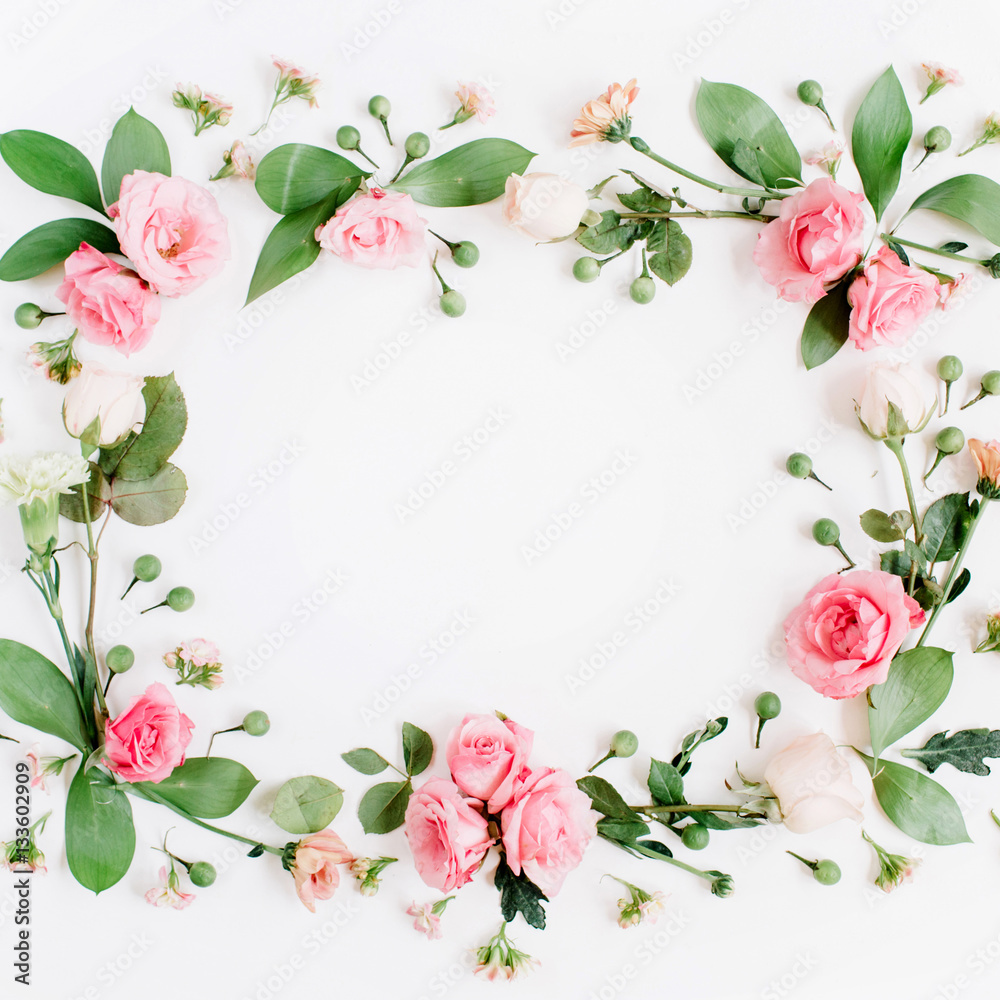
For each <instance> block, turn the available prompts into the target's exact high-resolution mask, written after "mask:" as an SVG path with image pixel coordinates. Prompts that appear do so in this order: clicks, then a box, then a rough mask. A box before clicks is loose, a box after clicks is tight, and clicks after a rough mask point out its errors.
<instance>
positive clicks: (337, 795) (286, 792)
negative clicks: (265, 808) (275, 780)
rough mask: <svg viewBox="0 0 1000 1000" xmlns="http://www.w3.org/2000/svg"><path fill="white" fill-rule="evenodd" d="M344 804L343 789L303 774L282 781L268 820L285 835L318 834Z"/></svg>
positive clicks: (324, 780) (332, 819)
mask: <svg viewBox="0 0 1000 1000" xmlns="http://www.w3.org/2000/svg"><path fill="white" fill-rule="evenodd" d="M343 804H344V790H343V789H342V788H340V787H339V786H337V785H335V784H334V783H333V782H332V781H328V780H327V779H326V778H317V777H316V776H315V775H311V774H309V775H304V776H303V777H301V778H292V779H291V780H290V781H286V782H285V783H284V784H283V785H282V786H281V788H279V789H278V794H277V796H276V797H275V800H274V808H273V809H272V810H271V819H273V820H274V822H275V823H277V824H278V826H280V827H281V829H282V830H287V831H288V832H289V833H297V834H304V833H319V831H320V830H324V829H326V827H328V826H329V825H330V824H331V823H332V822H333V821H334V820H335V819H336V818H337V813H339V812H340V807H341V806H342V805H343Z"/></svg>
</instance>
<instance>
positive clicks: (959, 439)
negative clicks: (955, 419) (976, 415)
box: [934, 427, 965, 455]
mask: <svg viewBox="0 0 1000 1000" xmlns="http://www.w3.org/2000/svg"><path fill="white" fill-rule="evenodd" d="M934 444H935V446H936V447H937V449H938V451H942V452H944V454H946V455H957V454H958V453H959V452H960V451H961V450H962V449H963V448H964V447H965V435H964V434H963V433H962V432H961V431H960V430H959V429H958V428H957V427H945V428H944V430H940V431H938V433H937V437H935V438H934Z"/></svg>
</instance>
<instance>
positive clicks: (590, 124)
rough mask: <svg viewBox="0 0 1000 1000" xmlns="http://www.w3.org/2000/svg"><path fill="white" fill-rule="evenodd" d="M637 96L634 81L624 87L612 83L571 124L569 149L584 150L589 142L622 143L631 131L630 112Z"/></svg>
mask: <svg viewBox="0 0 1000 1000" xmlns="http://www.w3.org/2000/svg"><path fill="white" fill-rule="evenodd" d="M638 96H639V88H638V87H637V86H636V81H635V79H634V78H633V79H631V80H629V82H628V83H626V84H625V86H624V87H623V86H622V85H621V84H620V83H613V84H611V86H610V87H608V89H607V93H604V94H602V95H601V96H600V97H598V98H597V99H596V100H594V101H588V102H587V103H586V104H585V105H584V106H583V108H582V110H581V111H580V116H579V118H577V119H576V121H574V122H573V130H572V131H571V132H570V136H572V139H573V141H572V142H571V143H570V146H585V145H587V144H588V143H591V142H621V141H622V140H623V139H625V138H627V137H628V134H629V132H630V131H631V129H632V119H631V118H630V117H629V113H628V112H629V108H630V107H631V105H632V102H633V101H634V100H635V99H636V97H638Z"/></svg>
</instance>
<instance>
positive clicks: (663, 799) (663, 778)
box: [646, 759, 684, 806]
mask: <svg viewBox="0 0 1000 1000" xmlns="http://www.w3.org/2000/svg"><path fill="white" fill-rule="evenodd" d="M646 783H647V785H648V786H649V794H650V795H652V796H653V799H654V801H656V802H658V803H659V804H660V805H661V806H675V805H678V804H679V803H681V802H683V801H684V779H683V778H682V777H681V773H680V771H678V770H677V768H676V767H674V766H673V764H668V763H667V762H666V761H663V760H652V759H651V760H650V762H649V778H648V779H647V782H646Z"/></svg>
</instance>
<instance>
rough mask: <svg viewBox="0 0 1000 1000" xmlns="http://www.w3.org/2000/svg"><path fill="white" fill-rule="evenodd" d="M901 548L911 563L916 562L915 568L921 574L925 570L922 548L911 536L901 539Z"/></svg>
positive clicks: (925, 560)
mask: <svg viewBox="0 0 1000 1000" xmlns="http://www.w3.org/2000/svg"><path fill="white" fill-rule="evenodd" d="M903 549H904V550H905V552H906V554H907V555H908V556H909V557H910V562H911V563H916V564H917V569H918V570H919V571H920V573H921V574H924V573H926V572H927V559H926V557H925V556H924V552H923V549H921V548H920V547H919V546H918V545H917V543H916V542H915V541H914V540H913V539H912V538H906V539H904V540H903Z"/></svg>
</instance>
